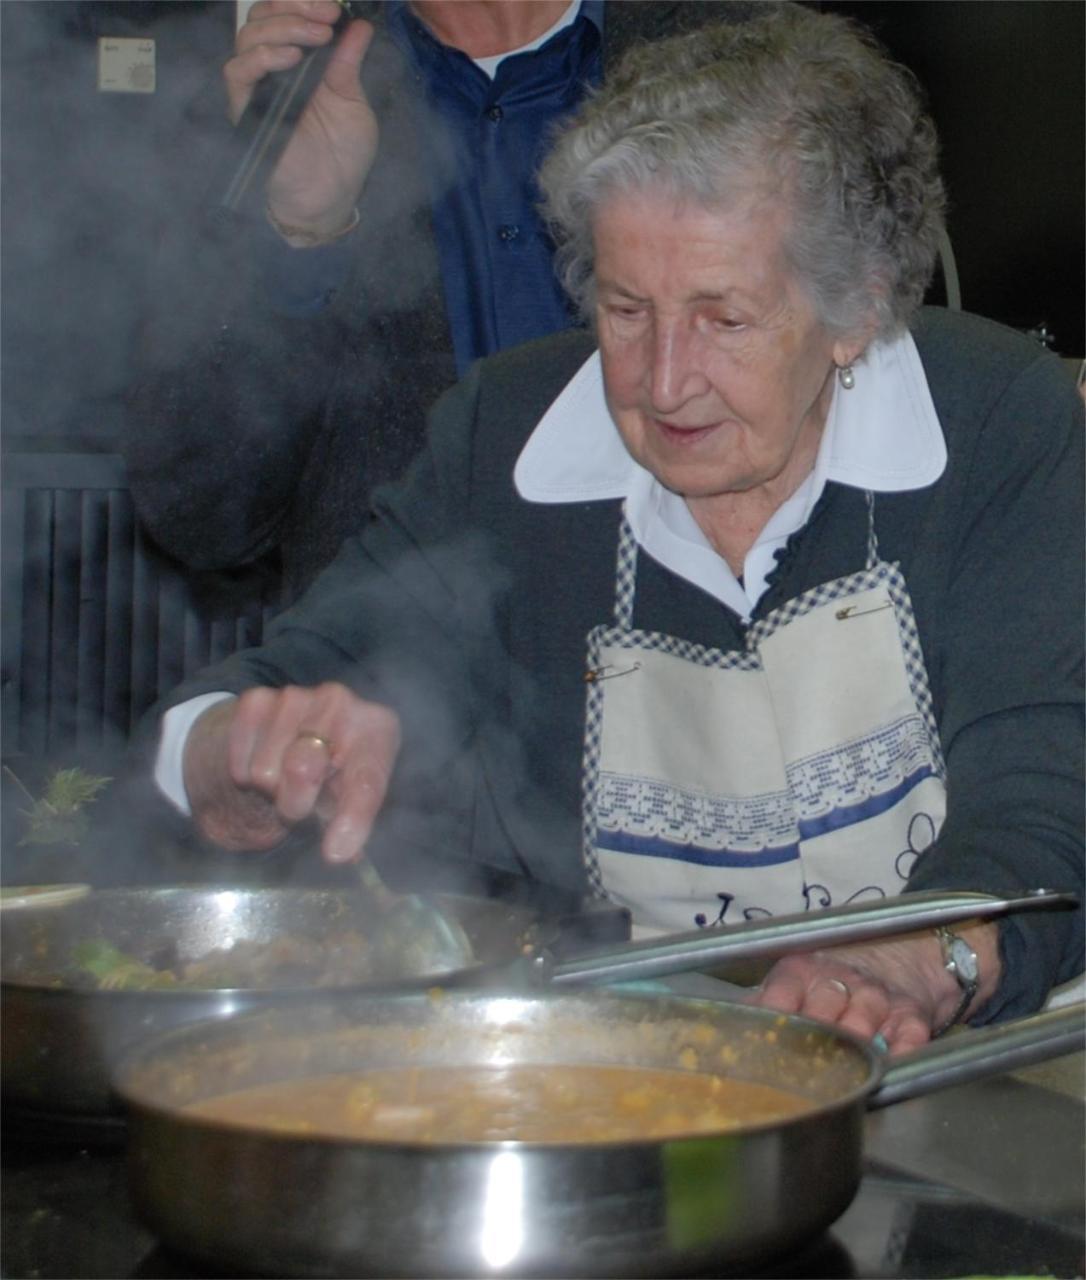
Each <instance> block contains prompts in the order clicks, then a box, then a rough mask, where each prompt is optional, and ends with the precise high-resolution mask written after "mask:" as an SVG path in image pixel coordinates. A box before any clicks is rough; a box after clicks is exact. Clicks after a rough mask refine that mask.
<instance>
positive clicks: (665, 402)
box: [651, 322, 709, 415]
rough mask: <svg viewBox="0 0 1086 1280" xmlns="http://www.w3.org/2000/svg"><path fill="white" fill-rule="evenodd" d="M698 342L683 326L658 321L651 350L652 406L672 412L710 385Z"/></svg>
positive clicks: (656, 409)
mask: <svg viewBox="0 0 1086 1280" xmlns="http://www.w3.org/2000/svg"><path fill="white" fill-rule="evenodd" d="M699 347H700V344H699V343H698V342H697V339H696V335H695V334H693V333H691V332H690V330H689V329H688V328H686V326H684V325H682V324H679V323H675V322H670V323H667V322H665V323H658V324H657V328H656V333H655V340H654V344H653V354H652V388H651V393H652V407H653V409H654V410H655V411H656V412H657V413H659V414H661V415H664V414H668V413H674V412H675V411H676V410H677V409H679V408H681V407H682V406H683V405H684V404H685V403H686V402H687V401H688V400H690V399H691V398H692V397H694V396H697V395H701V394H702V393H703V392H704V391H705V390H706V389H707V388H708V386H709V380H708V377H707V375H706V373H705V371H704V369H703V368H702V363H701V359H700V356H699Z"/></svg>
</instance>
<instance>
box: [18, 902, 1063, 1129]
mask: <svg viewBox="0 0 1086 1280" xmlns="http://www.w3.org/2000/svg"><path fill="white" fill-rule="evenodd" d="M1075 901H1076V900H1075V898H1074V897H1073V895H1069V894H1060V893H1051V892H1045V891H1041V890H1038V891H1035V892H1031V893H1027V894H1025V895H1024V896H1022V897H1018V898H1000V897H997V896H994V895H990V894H973V893H960V892H958V893H947V894H941V893H928V894H923V893H916V894H907V895H903V896H901V897H899V898H887V899H882V900H879V901H876V902H873V903H857V904H852V905H846V906H843V907H837V908H831V909H827V910H824V911H820V912H802V913H798V914H796V915H794V916H778V917H775V918H770V919H768V920H755V921H751V922H748V923H746V924H740V925H736V926H733V927H731V928H729V929H726V930H712V929H704V930H695V931H693V932H692V933H688V934H674V935H669V936H667V937H664V938H654V939H647V940H643V941H640V942H628V941H626V940H625V936H626V930H627V928H628V915H627V914H626V913H625V912H623V911H621V910H619V909H617V908H613V907H609V906H606V904H604V906H605V909H601V908H600V907H598V906H596V907H594V906H592V905H590V904H587V903H582V904H580V910H574V909H572V908H571V907H570V906H569V905H568V904H567V907H566V913H565V914H560V912H559V909H558V904H557V901H556V900H554V899H552V906H551V908H550V910H548V909H547V908H546V905H545V902H544V900H542V899H537V900H536V901H535V904H534V905H533V906H528V905H526V903H525V902H523V901H522V902H519V903H518V902H516V901H512V900H508V901H505V900H501V899H494V898H474V897H468V896H457V895H452V894H447V895H438V896H437V898H436V899H435V902H436V903H437V905H438V906H439V907H440V908H441V909H442V910H443V911H446V912H448V913H449V914H450V915H452V916H454V917H455V918H456V919H457V921H458V922H459V924H460V925H461V926H462V927H463V929H464V931H465V932H466V934H467V937H468V939H469V941H470V945H471V949H472V953H473V954H472V960H473V963H471V964H469V965H468V966H466V967H465V968H464V969H462V970H457V971H456V972H453V973H448V972H446V973H441V974H434V975H428V974H424V975H419V974H418V973H417V972H415V971H414V970H412V972H411V974H410V976H409V977H397V975H396V974H395V973H389V972H388V970H387V967H386V966H384V965H378V964H375V961H374V950H375V947H376V945H377V944H374V942H373V938H374V934H373V933H372V932H370V931H369V926H370V924H371V923H372V918H371V917H370V916H369V914H368V912H369V907H368V905H367V904H366V902H365V899H364V898H363V896H362V895H360V894H355V893H352V892H350V891H323V890H306V889H289V888H282V889H270V888H265V889H255V890H235V889H222V888H209V889H200V888H180V887H179V888H173V889H132V890H126V889H116V890H99V891H94V892H91V893H88V894H87V895H86V896H84V897H81V898H77V899H76V900H75V901H70V902H66V903H65V904H64V905H58V906H48V907H41V908H36V907H27V908H21V909H19V910H17V911H13V912H10V913H9V912H7V911H5V919H4V929H3V932H2V935H0V941H2V971H3V1001H2V1004H0V1015H2V1020H3V1036H2V1040H0V1047H2V1053H3V1091H4V1101H5V1103H6V1104H12V1103H14V1104H15V1105H17V1106H19V1107H20V1108H21V1109H23V1110H24V1111H25V1110H31V1111H35V1112H48V1113H50V1114H56V1113H62V1114H64V1115H68V1116H73V1115H74V1116H79V1115H92V1116H102V1115H105V1116H109V1115H110V1114H111V1113H112V1114H116V1113H115V1110H114V1106H113V1100H112V1099H111V1097H110V1090H109V1073H110V1070H111V1068H112V1066H113V1064H114V1063H115V1062H116V1061H117V1060H118V1059H119V1057H120V1056H121V1054H122V1053H123V1052H124V1051H126V1050H127V1049H129V1048H132V1047H134V1046H135V1045H136V1044H138V1043H139V1042H140V1041H142V1040H145V1039H147V1038H149V1037H150V1036H153V1035H155V1034H158V1033H159V1032H162V1031H166V1030H169V1029H171V1028H173V1027H176V1026H179V1025H183V1024H185V1023H189V1022H195V1021H201V1020H203V1019H205V1018H214V1019H222V1018H227V1017H233V1016H235V1015H237V1014H239V1013H244V1012H247V1011H252V1010H257V1009H262V1008H267V1007H268V1006H270V1005H277V1004H284V1003H285V1004H289V1005H294V1006H300V1005H304V1004H305V1003H306V1002H307V1001H308V1000H310V999H311V998H312V996H313V995H314V993H316V992H320V991H325V990H326V991H328V992H329V993H330V994H331V993H335V994H336V995H337V996H338V995H342V996H343V997H344V998H346V997H349V996H350V995H351V994H352V993H353V994H359V993H361V992H363V991H366V992H376V991H381V992H388V993H398V992H406V991H409V990H416V991H418V990H423V991H424V990H426V989H428V988H429V987H431V986H432V985H433V984H434V983H435V982H438V981H439V982H440V983H441V984H442V985H443V986H444V987H447V988H449V989H459V988H464V987H468V988H479V987H480V986H485V987H487V988H488V989H499V990H505V991H509V992H514V991H525V990H527V991H532V990H539V989H546V988H549V987H561V986H569V985H586V984H587V985H593V984H598V983H608V982H616V981H618V982H621V981H624V980H633V979H638V980H643V979H646V978H656V977H661V976H666V975H668V974H674V973H680V972H686V971H692V970H697V969H704V968H706V967H707V966H708V967H712V965H714V964H717V963H720V962H721V961H724V962H727V961H729V960H730V961H735V960H741V959H748V960H749V959H750V958H751V957H760V958H762V959H763V960H766V959H769V958H771V957H773V956H776V955H782V954H785V953H786V952H788V951H795V950H800V949H809V948H811V947H813V946H825V945H833V944H834V943H837V942H844V941H856V940H860V939H862V938H871V937H878V936H884V935H886V934H891V933H902V932H907V931H908V930H910V929H914V928H920V927H923V926H931V925H935V924H940V923H942V924H949V923H953V922H954V921H955V920H963V919H969V918H981V917H984V918H993V917H996V916H999V915H1004V914H1006V913H1008V912H1011V911H1019V910H1029V911H1039V910H1053V909H1055V910H1064V909H1069V908H1070V907H1072V906H1073V905H1075ZM616 932H617V936H616ZM601 939H605V940H606V941H604V942H603V945H601V946H597V947H595V948H593V949H591V950H586V949H585V947H586V944H588V943H590V942H592V941H593V940H595V941H597V942H599V941H600V940H601ZM393 941H395V939H393ZM393 950H394V951H396V952H397V953H398V952H399V951H400V950H401V949H400V948H398V947H394V948H393ZM570 952H573V954H570ZM388 958H389V957H388V956H387V955H385V956H384V957H383V959H384V960H386V961H387V960H388ZM393 959H395V956H394V957H393Z"/></svg>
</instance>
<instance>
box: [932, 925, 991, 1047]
mask: <svg viewBox="0 0 1086 1280" xmlns="http://www.w3.org/2000/svg"><path fill="white" fill-rule="evenodd" d="M935 936H936V937H937V938H938V939H939V946H940V947H941V948H942V951H943V967H944V968H945V969H946V971H947V973H949V974H950V975H951V977H952V978H953V979H954V981H955V982H956V983H957V984H958V986H959V987H960V988H961V992H962V998H961V999H960V1000H959V1001H958V1003H957V1006H956V1007H955V1009H954V1012H953V1013H952V1014H951V1015H950V1017H949V1018H947V1020H946V1021H945V1022H944V1023H943V1024H942V1026H939V1027H936V1028H935V1030H934V1031H933V1032H932V1033H931V1038H932V1039H933V1040H934V1039H936V1038H937V1037H938V1036H941V1035H942V1034H943V1032H944V1031H949V1030H950V1028H951V1027H952V1026H954V1024H955V1023H956V1022H958V1021H959V1020H960V1019H961V1017H962V1015H963V1014H964V1013H965V1011H966V1009H968V1008H969V1005H970V1003H971V1002H972V999H973V997H974V996H975V995H976V994H977V987H978V986H979V985H980V966H979V964H978V963H977V953H976V952H975V951H974V950H973V948H972V947H971V946H970V945H969V943H968V942H966V940H965V939H964V938H962V937H960V936H959V935H958V934H956V933H952V932H951V931H950V930H949V929H948V928H947V927H946V925H940V926H939V927H938V928H937V929H936V930H935Z"/></svg>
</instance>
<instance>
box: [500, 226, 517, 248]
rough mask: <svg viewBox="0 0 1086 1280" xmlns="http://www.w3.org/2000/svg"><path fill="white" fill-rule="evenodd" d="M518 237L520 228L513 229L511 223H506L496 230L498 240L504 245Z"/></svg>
mask: <svg viewBox="0 0 1086 1280" xmlns="http://www.w3.org/2000/svg"><path fill="white" fill-rule="evenodd" d="M519 235H520V227H515V226H513V225H512V224H511V223H506V225H505V226H504V227H499V228H498V239H499V240H504V241H505V242H506V244H508V243H509V241H510V240H515V239H516V238H517V236H519Z"/></svg>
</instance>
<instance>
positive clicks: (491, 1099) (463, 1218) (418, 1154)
mask: <svg viewBox="0 0 1086 1280" xmlns="http://www.w3.org/2000/svg"><path fill="white" fill-rule="evenodd" d="M1083 1026H1084V1023H1083V1014H1082V1009H1081V1007H1079V1008H1075V1009H1069V1010H1068V1009H1064V1010H1060V1011H1058V1012H1055V1013H1048V1014H1042V1015H1038V1016H1037V1017H1036V1018H1032V1019H1024V1020H1022V1021H1021V1022H1019V1023H1015V1024H1008V1025H1006V1026H1003V1027H997V1028H986V1029H984V1030H980V1031H966V1032H963V1033H960V1034H956V1035H954V1036H951V1037H949V1038H948V1039H947V1040H945V1041H940V1042H938V1043H937V1044H936V1045H934V1046H930V1047H928V1048H927V1049H925V1050H922V1051H920V1052H919V1053H917V1054H914V1055H910V1057H908V1058H904V1059H901V1060H899V1061H897V1062H894V1063H892V1064H891V1065H889V1066H887V1065H886V1064H885V1063H884V1062H883V1061H882V1055H880V1054H879V1053H878V1052H877V1051H875V1050H873V1049H871V1048H870V1047H869V1046H867V1045H865V1044H862V1043H860V1042H859V1041H857V1040H856V1039H854V1038H853V1037H852V1036H850V1035H849V1034H848V1033H846V1032H843V1031H840V1030H838V1029H836V1028H833V1027H829V1026H825V1025H821V1024H817V1023H814V1022H810V1021H808V1020H806V1019H803V1018H798V1017H794V1016H785V1015H780V1014H776V1013H773V1012H771V1011H768V1010H763V1009H757V1008H752V1007H746V1006H742V1005H734V1004H724V1003H722V1002H720V1001H717V1000H704V999H693V998H680V997H674V996H666V995H646V994H643V993H634V992H631V991H629V990H627V991H614V990H611V991H606V992H578V993H569V994H562V995H558V994H554V993H551V994H546V995H531V994H525V995H520V996H518V995H512V994H507V995H494V994H486V993H466V992H458V993H453V992H443V991H440V990H435V991H433V992H431V993H428V994H414V995H402V996H395V997H388V998H385V999H375V998H372V997H364V998H355V999H350V1000H335V1001H330V1000H327V999H325V1000H322V1001H320V1002H318V1003H316V1004H312V1005H310V1006H309V1007H307V1008H306V1009H304V1010H297V1011H295V1010H283V1009H280V1010H271V1011H268V1012H265V1013H260V1014H253V1015H246V1016H244V1017H242V1018H239V1019H236V1020H233V1021H231V1022H228V1023H219V1024H216V1025H211V1024H205V1025H203V1026H195V1027H189V1028H184V1029H182V1030H181V1031H178V1032H174V1033H171V1034H170V1035H168V1036H165V1037H162V1038H161V1039H159V1040H157V1041H155V1042H153V1043H151V1044H147V1045H145V1046H143V1047H142V1048H141V1049H140V1050H139V1051H137V1052H136V1054H134V1055H133V1056H132V1057H131V1058H129V1059H128V1060H127V1061H126V1062H125V1063H124V1064H123V1066H122V1067H121V1069H120V1071H119V1072H118V1075H117V1077H116V1080H115V1084H116V1087H117V1089H118V1091H119V1094H120V1096H121V1098H122V1099H123V1101H124V1103H125V1105H126V1106H127V1108H128V1110H129V1161H130V1171H131V1187H132V1194H133V1196H134V1199H135V1204H136V1208H137V1211H138V1213H139V1215H140V1216H141V1218H142V1219H143V1221H144V1222H145V1223H146V1224H147V1225H148V1226H149V1227H150V1228H151V1229H152V1230H153V1231H154V1232H156V1234H157V1235H158V1236H159V1237H160V1238H161V1239H162V1240H163V1241H164V1242H165V1243H166V1244H167V1245H169V1246H171V1247H172V1248H173V1249H175V1250H177V1251H179V1252H180V1253H182V1254H184V1255H186V1256H188V1257H191V1258H195V1259H199V1260H201V1261H202V1262H203V1263H204V1264H206V1265H212V1266H225V1267H226V1268H228V1269H229V1270H230V1273H231V1274H236V1273H239V1272H240V1273H243V1274H245V1273H249V1274H260V1275H289V1276H364V1275H381V1276H394V1275H421V1276H449V1275H471V1276H485V1275H499V1274H500V1275H532V1276H541V1275H570V1274H576V1275H582V1276H583V1275H622V1276H631V1275H652V1276H660V1275H675V1274H681V1273H684V1272H690V1271H694V1270H698V1269H701V1268H715V1270H713V1272H712V1273H713V1274H720V1273H721V1272H722V1271H724V1272H728V1273H738V1274H744V1273H745V1274H749V1271H746V1272H745V1271H744V1268H752V1267H756V1266H758V1265H760V1264H763V1263H765V1262H766V1261H768V1260H771V1259H773V1258H774V1257H778V1256H782V1255H785V1254H787V1253H788V1252H789V1251H790V1250H792V1249H795V1248H797V1247H798V1246H799V1245H801V1244H803V1243H804V1242H806V1241H807V1240H808V1239H809V1238H811V1237H813V1236H815V1235H816V1234H818V1233H819V1232H820V1231H822V1230H823V1229H825V1228H826V1227H827V1226H828V1225H829V1224H830V1223H832V1222H833V1221H834V1219H835V1218H837V1217H838V1216H839V1215H840V1214H841V1213H842V1212H843V1211H844V1209H845V1208H846V1207H847V1206H848V1204H849V1202H850V1201H851V1199H852V1198H853V1196H854V1194H855V1192H856V1189H857V1187H858V1184H859V1179H860V1175H861V1160H862V1144H863V1119H864V1114H865V1112H866V1111H867V1109H868V1108H872V1107H879V1106H884V1105H887V1104H888V1103H890V1102H894V1101H898V1100H899V1099H902V1098H906V1097H911V1096H914V1095H917V1094H919V1093H922V1092H927V1091H930V1090H932V1089H936V1088H939V1087H941V1086H942V1085H944V1084H950V1083H959V1082H961V1081H963V1080H965V1079H969V1078H974V1077H977V1076H979V1075H981V1074H988V1073H992V1072H995V1071H1003V1070H1009V1069H1012V1068H1015V1067H1019V1066H1024V1065H1028V1064H1029V1063H1031V1062H1035V1061H1040V1060H1042V1059H1045V1058H1049V1057H1054V1056H1057V1055H1058V1054H1060V1053H1064V1052H1070V1051H1071V1050H1073V1049H1076V1048H1079V1047H1081V1046H1082V1043H1083Z"/></svg>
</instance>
